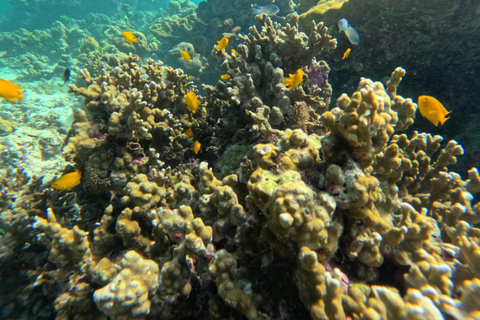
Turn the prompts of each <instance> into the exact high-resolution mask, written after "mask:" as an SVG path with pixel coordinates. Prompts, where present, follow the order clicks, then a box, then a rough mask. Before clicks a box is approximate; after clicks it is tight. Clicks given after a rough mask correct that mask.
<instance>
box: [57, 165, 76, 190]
mask: <svg viewBox="0 0 480 320" xmlns="http://www.w3.org/2000/svg"><path fill="white" fill-rule="evenodd" d="M81 178H82V174H81V173H80V171H79V170H78V169H76V170H75V171H74V172H70V173H67V174H64V175H62V176H61V177H60V178H58V179H57V180H55V181H53V182H52V185H51V187H52V188H53V189H57V190H70V189H72V188H73V187H75V186H78V185H79V184H80V179H81Z"/></svg>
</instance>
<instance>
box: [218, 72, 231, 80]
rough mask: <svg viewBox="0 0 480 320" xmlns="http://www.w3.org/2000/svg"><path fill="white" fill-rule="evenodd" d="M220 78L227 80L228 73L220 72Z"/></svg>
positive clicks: (228, 77)
mask: <svg viewBox="0 0 480 320" xmlns="http://www.w3.org/2000/svg"><path fill="white" fill-rule="evenodd" d="M220 79H222V80H227V79H230V75H229V74H227V73H225V74H222V75H221V76H220Z"/></svg>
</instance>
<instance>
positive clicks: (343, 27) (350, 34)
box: [338, 18, 360, 45]
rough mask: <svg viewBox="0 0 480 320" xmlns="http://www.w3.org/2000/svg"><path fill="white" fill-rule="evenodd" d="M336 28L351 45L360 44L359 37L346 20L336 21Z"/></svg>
mask: <svg viewBox="0 0 480 320" xmlns="http://www.w3.org/2000/svg"><path fill="white" fill-rule="evenodd" d="M338 28H339V29H340V31H343V32H345V35H346V36H347V38H348V41H350V43H351V44H354V45H358V43H359V42H360V36H359V35H358V32H357V30H355V29H354V28H353V27H352V26H351V25H350V24H349V23H348V20H347V19H345V18H343V19H340V20H339V21H338Z"/></svg>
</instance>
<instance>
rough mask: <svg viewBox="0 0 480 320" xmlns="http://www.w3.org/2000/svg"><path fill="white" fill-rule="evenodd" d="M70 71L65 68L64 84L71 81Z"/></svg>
mask: <svg viewBox="0 0 480 320" xmlns="http://www.w3.org/2000/svg"><path fill="white" fill-rule="evenodd" d="M70 72H71V71H70V69H68V68H65V71H64V72H63V76H62V80H63V84H65V83H67V81H68V79H70Z"/></svg>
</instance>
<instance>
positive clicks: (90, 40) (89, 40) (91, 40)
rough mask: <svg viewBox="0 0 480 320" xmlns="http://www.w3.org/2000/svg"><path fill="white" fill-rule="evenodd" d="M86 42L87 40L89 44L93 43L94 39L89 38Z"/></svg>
mask: <svg viewBox="0 0 480 320" xmlns="http://www.w3.org/2000/svg"><path fill="white" fill-rule="evenodd" d="M85 40H87V42H93V39H92V38H87V39H85Z"/></svg>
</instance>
